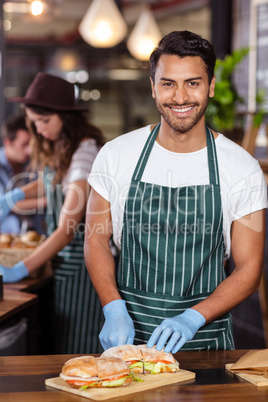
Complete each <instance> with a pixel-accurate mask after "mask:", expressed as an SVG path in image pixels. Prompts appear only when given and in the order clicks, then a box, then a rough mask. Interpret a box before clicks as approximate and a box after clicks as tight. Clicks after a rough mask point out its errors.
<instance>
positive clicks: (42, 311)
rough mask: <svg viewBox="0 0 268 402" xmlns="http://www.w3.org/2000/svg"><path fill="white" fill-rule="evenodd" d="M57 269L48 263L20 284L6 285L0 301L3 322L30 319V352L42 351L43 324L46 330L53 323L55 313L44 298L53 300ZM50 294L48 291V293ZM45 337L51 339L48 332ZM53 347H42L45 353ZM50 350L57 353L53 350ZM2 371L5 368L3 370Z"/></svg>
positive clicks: (28, 320) (0, 320)
mask: <svg viewBox="0 0 268 402" xmlns="http://www.w3.org/2000/svg"><path fill="white" fill-rule="evenodd" d="M52 277H53V272H52V269H51V266H50V264H49V263H48V264H46V265H45V266H44V268H43V269H42V270H41V271H40V273H39V275H38V276H37V277H34V278H32V277H28V278H25V279H22V280H21V281H19V282H16V283H10V284H5V285H4V291H3V294H4V297H3V300H2V301H0V325H2V324H5V325H7V326H8V325H9V323H10V320H11V319H13V318H14V319H18V320H19V319H21V318H22V317H25V318H26V319H27V322H28V331H27V354H37V353H40V351H39V350H40V347H39V344H40V343H41V344H42V345H43V344H44V342H43V340H41V341H39V339H38V338H40V336H41V335H38V334H39V332H41V331H40V327H41V326H42V327H44V328H45V329H47V328H49V325H51V313H50V312H48V313H47V314H46V312H47V310H48V309H47V305H46V304H44V303H43V300H44V299H49V300H51V296H50V294H49V293H48V292H49V290H50V287H49V285H50V284H51V283H52ZM47 293H48V294H47ZM43 332H44V337H46V338H47V344H48V336H47V332H48V331H47V332H46V331H43V328H42V333H43ZM47 350H51V347H50V349H43V348H42V349H41V353H46V352H47ZM50 353H53V351H52V352H51V351H50ZM0 372H1V371H0Z"/></svg>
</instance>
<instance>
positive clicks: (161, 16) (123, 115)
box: [4, 0, 211, 140]
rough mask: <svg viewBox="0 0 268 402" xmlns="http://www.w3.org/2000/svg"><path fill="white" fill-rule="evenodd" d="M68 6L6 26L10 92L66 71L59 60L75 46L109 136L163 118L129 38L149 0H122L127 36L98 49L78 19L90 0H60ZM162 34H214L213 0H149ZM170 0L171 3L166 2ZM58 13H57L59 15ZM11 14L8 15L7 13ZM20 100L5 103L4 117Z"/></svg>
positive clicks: (93, 112)
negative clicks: (88, 40) (80, 30)
mask: <svg viewBox="0 0 268 402" xmlns="http://www.w3.org/2000/svg"><path fill="white" fill-rule="evenodd" d="M55 1H56V2H57V1H58V2H59V6H60V5H61V6H62V7H64V10H63V9H62V10H59V12H58V13H57V12H54V15H53V16H51V15H50V16H48V17H46V18H44V19H43V20H42V19H41V18H40V19H39V21H37V22H35V20H33V18H30V17H29V16H24V17H23V18H22V17H21V16H19V15H14V16H13V19H12V18H11V29H10V30H8V31H5V33H4V37H5V43H6V46H5V50H6V51H5V71H4V75H5V97H6V98H8V97H10V96H14V95H18V96H20V95H24V93H25V91H26V89H27V87H28V85H29V84H30V82H31V81H32V79H33V77H34V76H35V74H36V73H37V72H38V71H46V72H51V73H53V74H56V75H62V76H63V77H65V76H66V75H65V74H66V73H67V72H68V71H64V70H62V67H61V66H60V64H59V63H58V62H57V55H58V54H59V52H64V53H65V54H67V53H68V52H69V53H70V52H73V51H75V52H76V57H77V59H78V61H77V66H76V68H77V69H82V70H86V71H87V72H88V74H89V78H88V81H87V82H85V83H80V84H79V83H77V86H78V87H79V90H80V94H81V96H82V97H83V98H84V99H88V101H87V104H88V110H89V117H90V120H91V121H92V122H93V123H94V124H96V125H97V126H99V127H100V128H101V129H102V130H103V132H104V134H105V137H106V139H107V140H110V139H112V138H114V137H116V136H118V135H120V134H122V133H124V132H127V131H129V130H132V129H134V128H136V127H139V126H143V125H145V124H150V123H153V122H156V121H158V120H159V115H158V112H157V111H156V108H155V104H154V100H153V99H152V96H151V88H150V81H149V63H148V62H141V61H138V60H136V59H134V58H133V57H132V56H131V55H130V53H129V51H128V50H127V47H126V40H127V38H128V36H129V34H130V33H131V30H132V28H133V26H134V24H135V22H136V20H137V18H138V17H139V15H140V12H141V10H142V7H143V5H144V3H146V1H143V2H141V1H136V2H134V1H128V0H125V1H122V2H121V4H122V7H121V8H122V14H123V16H124V19H125V21H126V22H127V25H128V35H127V37H126V39H125V40H124V41H123V42H122V43H120V44H119V45H117V46H115V47H114V48H107V49H97V48H94V47H92V46H90V45H88V44H86V43H85V42H84V41H83V39H82V38H81V37H80V35H79V33H78V25H79V22H80V21H81V19H82V17H83V15H84V14H85V11H86V10H87V8H88V5H89V3H90V2H89V1H88V0H64V2H61V1H60V0H55ZM147 3H148V5H149V6H150V7H151V10H152V12H153V14H154V17H155V19H156V21H157V24H158V26H159V29H160V32H161V34H162V35H165V34H167V33H168V32H171V31H173V30H178V29H179V30H184V29H188V30H192V31H194V32H196V33H198V34H200V35H202V36H204V37H206V38H208V39H210V38H211V29H210V27H211V10H210V6H209V1H208V0H198V1H196V0H195V1H185V0H177V1H166V2H165V1H162V2H160V1H149V0H148V2H147ZM165 3H166V4H165ZM57 15H58V16H57ZM6 17H8V16H6ZM18 108H19V106H18V105H16V104H11V103H10V102H6V103H5V117H7V116H8V115H10V114H13V113H14V112H17V111H18Z"/></svg>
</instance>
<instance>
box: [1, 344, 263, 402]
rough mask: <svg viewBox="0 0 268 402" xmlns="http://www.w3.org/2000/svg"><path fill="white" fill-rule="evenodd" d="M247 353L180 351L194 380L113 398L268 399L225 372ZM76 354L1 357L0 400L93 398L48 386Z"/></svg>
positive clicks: (141, 401)
mask: <svg viewBox="0 0 268 402" xmlns="http://www.w3.org/2000/svg"><path fill="white" fill-rule="evenodd" d="M246 352H247V351H246V350H236V351H217V352H214V351H209V352H179V353H177V354H176V355H175V357H176V358H177V360H178V361H179V363H180V367H181V368H182V369H185V370H190V371H193V372H195V373H196V378H195V380H191V382H190V383H187V382H186V383H177V384H172V385H167V386H164V387H159V388H155V389H154V390H150V391H144V392H138V393H135V394H132V395H127V396H124V397H121V398H114V399H111V401H115V402H116V401H117V402H130V401H131V402H156V401H157V402H162V401H163V402H164V401H165V402H175V401H176V402H177V401H178V402H189V401H193V402H197V401H198V402H201V401H202V402H207V401H211V402H215V401H217V402H220V401H228V402H233V401H236V402H241V401H243V402H252V401H258V402H262V401H268V387H256V386H255V385H253V384H251V383H248V382H246V381H243V380H240V379H238V378H237V377H235V376H233V375H231V374H228V373H227V372H226V371H225V368H224V367H225V364H226V363H234V362H236V361H237V360H238V359H239V358H240V357H241V356H242V355H244V354H245V353H246ZM74 356H76V355H47V356H18V357H10V356H9V357H0V370H1V376H0V401H20V402H24V401H25V402H26V401H27V402H36V401H38V402H44V401H46V402H48V401H53V402H54V401H62V402H63V401H64V402H83V401H85V402H86V401H87V400H88V401H90V399H85V398H83V397H80V396H76V395H72V394H68V393H66V392H63V391H57V390H55V389H52V388H49V387H46V386H45V379H47V378H53V377H57V376H58V375H59V373H60V371H61V367H62V366H63V364H64V362H65V361H66V360H68V359H69V358H71V357H74ZM111 392H112V391H111Z"/></svg>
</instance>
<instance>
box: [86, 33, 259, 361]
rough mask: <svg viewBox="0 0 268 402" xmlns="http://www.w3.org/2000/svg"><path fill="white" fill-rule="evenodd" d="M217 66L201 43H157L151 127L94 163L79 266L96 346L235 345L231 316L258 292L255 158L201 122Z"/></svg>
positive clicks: (180, 38)
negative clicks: (91, 296) (95, 326)
mask: <svg viewBox="0 0 268 402" xmlns="http://www.w3.org/2000/svg"><path fill="white" fill-rule="evenodd" d="M215 61H216V55H215V52H214V49H213V46H212V45H211V44H210V43H209V42H208V41H207V40H205V39H203V38H201V37H200V36H198V35H196V34H194V33H192V32H189V31H175V32H172V33H170V34H168V35H167V36H165V37H164V38H163V39H162V40H161V41H160V43H159V45H158V47H157V48H156V49H155V50H154V51H153V53H152V54H151V57H150V68H151V87H152V96H153V98H154V99H155V102H156V106H157V108H158V110H159V113H160V115H161V122H160V124H152V125H148V126H146V127H144V128H141V129H138V130H135V131H133V132H130V133H128V134H126V135H122V136H120V137H118V138H116V139H114V140H113V141H110V142H108V143H107V144H106V145H105V146H104V147H103V148H102V149H101V151H100V153H99V154H98V156H97V158H96V160H95V162H94V165H93V167H92V171H91V174H90V176H89V183H90V185H91V187H92V188H91V193H90V197H89V202H88V207H87V218H86V228H87V232H86V236H85V260H86V265H87V267H88V270H89V273H90V276H91V279H92V282H93V284H94V286H95V289H96V291H97V292H98V294H99V297H100V300H101V303H102V306H103V312H104V316H105V323H104V326H103V328H102V331H101V333H100V340H101V343H102V345H103V347H104V348H105V349H106V348H109V347H111V346H115V345H120V344H125V343H133V341H134V340H135V342H136V343H145V342H146V343H147V346H148V347H152V346H153V345H156V349H157V350H162V348H163V347H164V348H165V351H166V352H170V351H171V352H172V353H176V352H177V351H178V350H179V349H181V350H202V349H204V350H209V349H211V350H217V349H233V348H234V341H233V333H232V319H231V314H230V311H231V310H232V309H233V308H234V307H235V306H236V305H238V304H239V303H241V302H242V301H243V300H245V299H246V298H247V297H249V296H250V295H251V294H252V293H253V292H254V291H255V290H256V289H257V288H258V285H259V282H260V278H261V271H262V263H263V252H264V233H265V223H264V215H265V208H267V189H266V184H265V181H264V177H263V173H262V171H261V168H260V166H259V163H258V161H257V160H255V159H254V158H252V157H251V156H250V155H249V154H248V153H247V152H246V151H245V150H244V149H242V148H241V147H239V146H238V145H237V144H235V143H234V142H232V141H231V140H228V139H227V138H225V137H224V136H223V135H222V134H219V133H217V132H215V131H212V130H210V129H209V128H208V127H207V126H206V124H205V111H206V108H207V104H208V101H209V98H210V97H213V96H214V89H215V76H214V66H215ZM100 227H102V228H105V230H102V231H100V230H99V228H100ZM111 234H113V239H114V241H115V243H116V245H117V246H118V247H119V248H120V249H121V254H120V261H119V266H118V269H117V270H116V269H115V266H114V262H113V259H112V256H111V253H110V250H109V238H110V236H111ZM231 250H232V256H233V259H234V261H235V266H236V269H235V270H234V272H233V273H232V274H231V275H230V276H228V277H226V274H225V271H224V265H223V263H224V259H227V258H228V257H229V256H230V253H231Z"/></svg>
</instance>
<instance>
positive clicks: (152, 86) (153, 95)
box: [150, 77, 155, 99]
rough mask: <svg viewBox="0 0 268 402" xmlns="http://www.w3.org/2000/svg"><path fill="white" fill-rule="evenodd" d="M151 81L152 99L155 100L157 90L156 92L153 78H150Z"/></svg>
mask: <svg viewBox="0 0 268 402" xmlns="http://www.w3.org/2000/svg"><path fill="white" fill-rule="evenodd" d="M150 81H151V89H152V97H153V98H154V99H155V90H154V83H153V80H152V77H150Z"/></svg>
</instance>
